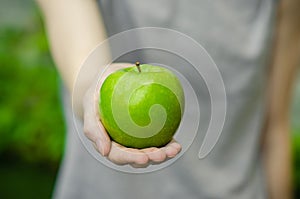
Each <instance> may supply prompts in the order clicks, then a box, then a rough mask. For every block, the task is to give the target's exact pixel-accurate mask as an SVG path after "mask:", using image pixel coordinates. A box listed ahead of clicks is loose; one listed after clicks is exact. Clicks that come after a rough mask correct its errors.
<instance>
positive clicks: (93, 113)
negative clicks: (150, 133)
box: [83, 63, 181, 167]
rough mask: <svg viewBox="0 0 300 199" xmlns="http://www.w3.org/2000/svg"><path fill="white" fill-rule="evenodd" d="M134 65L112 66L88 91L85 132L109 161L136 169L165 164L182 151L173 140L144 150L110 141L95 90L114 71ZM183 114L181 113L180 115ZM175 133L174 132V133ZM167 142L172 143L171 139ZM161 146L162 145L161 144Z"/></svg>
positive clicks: (85, 105) (84, 102)
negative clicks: (99, 111)
mask: <svg viewBox="0 0 300 199" xmlns="http://www.w3.org/2000/svg"><path fill="white" fill-rule="evenodd" d="M130 66H133V64H124V63H122V64H121V63H119V64H112V65H111V66H110V67H109V69H108V70H107V71H106V72H105V74H104V75H103V76H102V77H101V80H100V84H98V87H99V88H97V89H95V86H96V82H95V84H94V85H93V86H91V88H90V89H89V90H88V91H87V93H86V95H85V97H84V101H83V106H84V132H85V134H86V136H87V137H88V138H89V139H90V140H91V141H93V143H94V146H95V148H96V149H97V150H98V151H99V152H100V153H101V154H102V155H104V156H107V158H108V159H109V160H111V161H112V162H114V163H116V164H120V165H123V164H131V165H132V166H134V167H145V166H147V165H148V164H149V163H150V162H156V163H159V162H163V161H165V160H166V159H167V158H172V157H174V156H176V154H178V153H179V152H180V150H181V146H180V145H179V144H178V143H177V142H176V141H175V140H172V141H171V142H170V143H168V144H167V145H165V146H164V147H161V148H157V147H150V148H143V147H140V148H143V149H136V148H127V147H124V146H122V145H120V144H118V143H116V142H114V141H111V140H110V137H109V136H108V134H107V132H106V130H105V128H104V126H103V125H102V123H101V122H100V119H99V115H98V100H99V93H95V92H94V91H95V90H100V88H101V86H102V84H103V82H104V80H105V79H106V77H107V76H109V75H110V74H111V73H113V72H114V71H117V70H119V69H122V68H128V67H130ZM180 114H181V113H180ZM176 128H177V127H176ZM172 133H174V132H172ZM167 141H170V140H169V139H168V140H167ZM160 145H161V144H160Z"/></svg>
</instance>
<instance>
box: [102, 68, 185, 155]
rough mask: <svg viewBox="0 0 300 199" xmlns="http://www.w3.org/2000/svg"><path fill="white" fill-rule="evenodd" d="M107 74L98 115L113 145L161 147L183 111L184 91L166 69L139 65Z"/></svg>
mask: <svg viewBox="0 0 300 199" xmlns="http://www.w3.org/2000/svg"><path fill="white" fill-rule="evenodd" d="M140 70H141V71H140V72H139V70H138V68H137V67H136V66H133V67H129V68H125V69H121V70H118V71H116V72H114V73H112V74H110V75H109V76H108V77H107V78H106V79H105V81H104V82H103V84H102V86H101V89H100V98H99V116H100V120H101V122H102V124H103V126H104V127H105V129H106V130H107V132H108V134H109V135H110V137H111V138H112V140H114V141H115V142H117V143H119V144H121V145H123V146H126V147H131V148H139V149H141V148H147V147H162V146H164V145H166V144H167V143H169V142H170V141H171V140H172V137H173V135H174V134H175V132H176V130H177V128H178V126H179V124H180V121H181V117H182V114H183V110H184V92H183V89H182V86H181V84H180V82H179V80H178V78H177V77H176V76H175V75H174V74H173V73H172V72H171V71H170V70H168V69H166V68H163V67H158V66H152V65H147V64H143V65H140Z"/></svg>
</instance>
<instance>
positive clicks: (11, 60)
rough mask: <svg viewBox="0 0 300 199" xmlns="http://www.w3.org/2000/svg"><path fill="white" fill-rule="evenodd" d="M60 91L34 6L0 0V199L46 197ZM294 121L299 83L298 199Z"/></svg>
mask: <svg viewBox="0 0 300 199" xmlns="http://www.w3.org/2000/svg"><path fill="white" fill-rule="evenodd" d="M59 89H60V82H59V78H58V74H57V71H56V69H55V67H54V64H53V61H52V59H51V56H50V54H49V46H48V43H47V39H46V35H45V31H44V29H43V22H42V20H41V17H40V13H39V11H38V9H37V7H36V5H35V3H34V2H33V1H31V0H1V2H0V91H1V95H0V198H20V197H22V198H23V199H26V198H30V199H32V198H50V197H51V193H52V189H53V186H54V182H55V178H56V173H57V171H58V166H59V163H60V160H61V158H62V154H63V148H64V136H65V124H64V119H63V113H62V106H61V99H60V96H59ZM297 102H298V103H297ZM299 118H300V78H298V83H297V86H296V92H295V96H294V100H293V106H292V127H293V128H292V129H293V152H294V182H295V193H296V198H300V155H299V154H300V121H299ZM297 154H298V155H297Z"/></svg>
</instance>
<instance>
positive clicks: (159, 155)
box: [37, 0, 181, 167]
mask: <svg viewBox="0 0 300 199" xmlns="http://www.w3.org/2000/svg"><path fill="white" fill-rule="evenodd" d="M37 1H38V3H39V5H40V7H41V9H42V11H43V13H44V18H45V23H46V29H47V32H48V37H49V39H50V44H51V52H52V55H53V57H54V60H55V63H56V65H57V68H58V70H59V72H60V75H61V76H62V78H63V80H64V82H65V84H66V85H67V87H68V89H69V91H70V93H71V94H72V91H73V89H74V84H75V81H76V77H77V76H78V72H79V70H80V67H81V64H82V63H83V61H84V60H85V58H87V56H88V54H89V53H90V51H91V50H92V49H94V48H95V47H96V46H97V45H98V44H99V43H100V42H101V41H103V40H105V39H106V35H105V28H104V25H103V21H102V19H101V14H100V11H99V9H98V5H97V2H96V0H37ZM99 56H101V60H100V62H102V61H103V63H106V62H107V60H109V58H110V56H109V51H108V48H107V50H104V51H102V53H100V54H99ZM103 63H99V66H101V65H102V64H103ZM97 64H98V63H97ZM125 66H127V67H128V65H126V64H112V65H111V67H110V70H107V72H106V73H107V74H109V73H111V72H113V71H114V70H116V69H118V68H122V67H125ZM86 72H87V73H88V74H84V75H85V76H86V77H87V78H84V79H82V81H81V82H80V83H78V84H76V89H79V91H77V92H76V93H79V94H78V95H77V96H74V98H75V99H74V100H75V101H76V102H77V103H76V105H75V109H76V110H75V111H76V112H77V113H78V116H80V117H82V118H83V123H84V132H85V135H86V136H87V137H88V138H89V139H90V140H91V141H92V142H93V144H94V146H95V148H96V149H97V150H98V151H99V152H100V153H101V154H102V155H104V156H107V158H108V159H109V160H110V161H112V162H114V163H116V164H131V165H132V166H135V167H145V166H147V165H148V164H149V163H151V162H156V163H159V162H163V161H165V160H166V159H167V158H172V157H174V156H175V155H176V154H178V153H179V151H180V150H181V146H180V145H179V144H178V143H177V142H174V141H172V142H170V143H169V144H168V145H167V146H165V147H162V148H146V149H143V150H138V149H129V148H125V147H123V146H121V145H119V144H117V143H115V142H111V140H110V138H109V136H108V135H107V133H106V131H105V129H104V127H103V125H102V124H101V122H100V120H99V118H98V117H97V113H95V109H94V105H95V104H98V101H97V99H98V98H96V97H95V96H97V97H99V95H98V93H95V90H94V89H93V88H95V87H93V86H94V82H95V81H93V78H90V77H94V76H95V74H94V71H91V70H89V71H86ZM107 74H106V75H107ZM104 77H105V75H104V76H102V81H103V78H104ZM77 85H80V87H79V88H78V87H77ZM83 96H84V97H83Z"/></svg>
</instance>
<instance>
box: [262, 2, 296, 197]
mask: <svg viewBox="0 0 300 199" xmlns="http://www.w3.org/2000/svg"><path fill="white" fill-rule="evenodd" d="M299 9H300V1H298V0H283V1H282V2H281V4H280V8H279V20H278V24H277V29H276V40H275V49H274V58H273V63H272V68H271V76H270V81H269V83H270V84H269V85H270V86H269V93H268V94H269V96H268V98H269V100H268V102H269V104H268V115H267V127H266V134H265V139H264V143H263V149H264V157H265V166H266V171H267V181H268V190H269V194H270V197H271V198H272V199H277V198H278V199H281V198H286V199H290V198H292V184H291V182H292V180H291V176H292V157H291V138H290V129H289V128H290V127H289V115H290V112H289V108H290V106H289V105H290V101H291V94H292V90H293V82H294V79H295V76H296V71H297V67H298V65H299V57H300V21H299V19H300V12H299Z"/></svg>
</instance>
